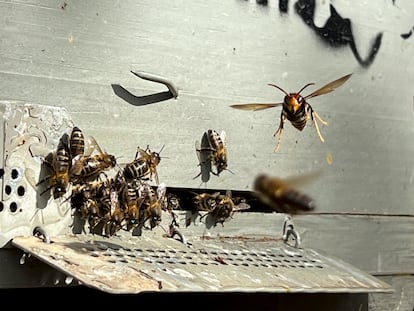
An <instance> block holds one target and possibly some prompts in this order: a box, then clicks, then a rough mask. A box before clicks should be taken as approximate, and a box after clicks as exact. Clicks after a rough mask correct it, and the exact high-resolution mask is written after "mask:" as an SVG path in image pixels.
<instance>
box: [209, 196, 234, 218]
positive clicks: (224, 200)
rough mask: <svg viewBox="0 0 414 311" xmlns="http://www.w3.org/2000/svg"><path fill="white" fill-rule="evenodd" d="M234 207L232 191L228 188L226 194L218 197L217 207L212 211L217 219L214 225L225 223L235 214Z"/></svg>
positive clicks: (212, 214)
mask: <svg viewBox="0 0 414 311" xmlns="http://www.w3.org/2000/svg"><path fill="white" fill-rule="evenodd" d="M234 207H235V206H234V202H233V200H232V199H231V191H229V190H228V191H226V194H225V195H219V196H218V197H217V205H216V207H215V208H214V209H213V210H212V211H211V212H210V213H211V216H212V217H213V218H214V220H215V223H214V225H217V224H218V223H221V224H222V225H223V224H224V222H225V221H226V220H227V219H228V218H231V217H232V216H233V214H234Z"/></svg>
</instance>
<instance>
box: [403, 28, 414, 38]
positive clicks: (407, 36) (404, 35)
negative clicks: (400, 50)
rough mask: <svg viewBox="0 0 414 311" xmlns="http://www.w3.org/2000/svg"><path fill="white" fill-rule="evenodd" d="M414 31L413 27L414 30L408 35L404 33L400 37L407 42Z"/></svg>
mask: <svg viewBox="0 0 414 311" xmlns="http://www.w3.org/2000/svg"><path fill="white" fill-rule="evenodd" d="M413 30H414V27H413V29H410V31H409V32H407V33H402V34H401V35H400V36H401V38H403V39H404V40H406V39H408V38H409V37H411V35H412V34H413Z"/></svg>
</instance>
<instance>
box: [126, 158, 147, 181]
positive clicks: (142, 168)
mask: <svg viewBox="0 0 414 311" xmlns="http://www.w3.org/2000/svg"><path fill="white" fill-rule="evenodd" d="M149 174H151V168H150V166H149V165H148V162H147V161H143V160H142V159H140V158H138V159H136V160H135V161H132V162H131V163H128V164H127V165H125V169H124V176H125V178H127V179H139V178H142V177H144V176H146V175H149Z"/></svg>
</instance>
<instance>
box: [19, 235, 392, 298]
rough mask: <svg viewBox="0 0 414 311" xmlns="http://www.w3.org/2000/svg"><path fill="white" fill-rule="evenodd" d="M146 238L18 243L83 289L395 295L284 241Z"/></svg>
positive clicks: (62, 238)
mask: <svg viewBox="0 0 414 311" xmlns="http://www.w3.org/2000/svg"><path fill="white" fill-rule="evenodd" d="M159 233H160V232H158V234H157V232H156V231H155V232H151V233H150V234H146V235H145V236H139V237H138V236H129V235H128V236H126V235H125V236H122V235H121V236H118V237H111V238H110V239H108V238H102V237H98V236H91V235H76V236H58V237H54V238H52V243H50V244H47V243H44V242H42V241H41V240H40V239H38V238H35V237H16V238H15V239H13V245H15V246H17V247H19V248H21V249H23V250H24V251H25V252H30V253H32V254H33V255H34V256H36V257H38V258H40V259H41V260H43V261H45V262H47V263H48V264H50V265H52V266H54V267H55V268H57V269H59V270H61V271H63V272H64V273H66V274H68V275H70V276H72V277H73V278H75V279H77V280H78V281H80V282H81V283H83V284H86V285H88V286H91V287H94V288H98V289H101V290H104V291H108V292H112V293H136V292H141V291H159V290H161V291H255V292H256V291H264V292H348V293H349V292H387V291H390V287H389V285H387V284H385V283H383V282H382V281H380V280H378V279H376V278H374V277H373V276H371V275H369V274H367V273H364V272H362V271H360V270H358V269H356V268H355V267H353V266H351V265H349V264H346V263H344V262H342V261H341V260H338V259H334V258H331V257H328V256H325V255H323V254H321V253H319V252H316V251H314V250H305V249H297V248H294V247H291V246H288V245H286V244H284V243H282V242H277V241H270V242H259V243H258V242H257V241H255V242H249V241H248V240H243V241H241V240H240V239H237V238H235V239H228V240H223V239H208V240H206V239H202V238H193V239H192V240H191V247H189V246H187V245H184V244H183V243H181V242H179V241H178V240H175V239H172V238H165V237H161V235H160V234H159Z"/></svg>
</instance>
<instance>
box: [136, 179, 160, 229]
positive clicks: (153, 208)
mask: <svg viewBox="0 0 414 311" xmlns="http://www.w3.org/2000/svg"><path fill="white" fill-rule="evenodd" d="M138 194H139V201H140V202H139V213H140V216H139V218H140V225H142V226H143V225H144V224H145V222H147V221H149V223H150V229H153V228H155V227H156V226H158V225H159V224H160V222H161V216H162V207H161V202H160V200H159V198H158V195H157V192H156V191H155V190H154V189H153V188H152V187H151V186H150V185H148V184H145V183H144V184H142V185H141V187H140V188H139V190H138Z"/></svg>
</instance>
